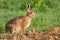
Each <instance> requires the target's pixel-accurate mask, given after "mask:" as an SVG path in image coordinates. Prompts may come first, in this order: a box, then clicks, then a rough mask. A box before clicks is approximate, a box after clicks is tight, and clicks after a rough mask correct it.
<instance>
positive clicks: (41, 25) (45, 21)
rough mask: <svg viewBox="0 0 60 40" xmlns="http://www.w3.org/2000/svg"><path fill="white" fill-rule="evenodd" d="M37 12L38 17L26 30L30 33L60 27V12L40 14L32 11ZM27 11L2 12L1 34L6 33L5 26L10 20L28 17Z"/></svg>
mask: <svg viewBox="0 0 60 40" xmlns="http://www.w3.org/2000/svg"><path fill="white" fill-rule="evenodd" d="M32 11H34V12H35V14H36V17H35V18H33V19H32V22H31V25H30V27H28V28H27V29H26V31H29V30H31V29H33V28H34V29H36V31H40V30H44V31H47V30H49V29H51V28H53V27H59V26H60V13H59V10H58V9H57V10H55V9H53V10H48V11H47V12H46V11H45V12H43V11H42V12H40V11H38V10H35V9H32ZM26 13H27V11H26V10H12V11H11V10H6V9H1V10H0V33H1V32H4V31H5V24H6V22H8V21H9V20H11V19H13V18H15V17H17V16H23V15H26Z"/></svg>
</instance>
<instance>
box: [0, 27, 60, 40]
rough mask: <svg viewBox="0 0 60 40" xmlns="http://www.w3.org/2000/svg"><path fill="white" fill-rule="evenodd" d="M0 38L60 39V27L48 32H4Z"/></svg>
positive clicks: (3, 39)
mask: <svg viewBox="0 0 60 40" xmlns="http://www.w3.org/2000/svg"><path fill="white" fill-rule="evenodd" d="M0 40H60V27H56V28H53V29H51V30H49V31H48V32H36V31H35V30H31V31H29V32H27V33H26V32H20V33H17V34H13V35H11V34H5V33H4V34H2V35H0Z"/></svg>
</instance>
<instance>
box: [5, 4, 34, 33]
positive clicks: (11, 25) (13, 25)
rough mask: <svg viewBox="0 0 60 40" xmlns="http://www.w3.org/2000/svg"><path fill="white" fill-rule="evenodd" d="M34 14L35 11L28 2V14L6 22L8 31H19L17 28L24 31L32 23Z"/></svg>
mask: <svg viewBox="0 0 60 40" xmlns="http://www.w3.org/2000/svg"><path fill="white" fill-rule="evenodd" d="M34 16H35V13H33V12H32V11H31V10H30V5H29V4H28V7H27V14H26V15H25V16H19V17H16V18H14V19H12V20H10V21H8V22H7V23H6V27H5V29H6V32H11V33H15V32H17V30H18V31H24V29H26V28H27V27H28V26H29V25H30V22H31V19H32V18H33V17H34ZM19 28H20V29H19Z"/></svg>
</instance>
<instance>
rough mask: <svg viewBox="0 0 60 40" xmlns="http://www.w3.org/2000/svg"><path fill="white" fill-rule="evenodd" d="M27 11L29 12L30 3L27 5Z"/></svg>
mask: <svg viewBox="0 0 60 40" xmlns="http://www.w3.org/2000/svg"><path fill="white" fill-rule="evenodd" d="M27 11H28V12H30V3H28V5H27Z"/></svg>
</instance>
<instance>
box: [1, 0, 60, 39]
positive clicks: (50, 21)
mask: <svg viewBox="0 0 60 40" xmlns="http://www.w3.org/2000/svg"><path fill="white" fill-rule="evenodd" d="M24 3H25V4H24ZM27 3H31V10H32V11H33V12H35V14H36V16H35V18H33V19H32V22H31V24H30V26H29V27H28V28H26V30H25V31H26V33H22V35H21V34H16V35H17V36H16V35H12V36H10V35H8V34H7V33H5V24H6V23H7V22H8V21H9V20H11V19H13V18H15V17H18V16H24V15H26V13H27V11H26V5H27ZM55 27H58V28H59V27H60V0H46V1H45V0H25V1H22V0H16V1H15V0H13V1H12V0H8V1H7V0H0V39H1V38H2V39H1V40H3V39H4V38H7V39H8V37H9V38H10V37H13V36H15V37H16V38H17V37H18V38H19V37H21V36H22V37H23V38H24V37H26V38H27V37H28V36H31V35H33V34H35V35H38V34H39V35H40V34H41V35H40V36H42V37H41V40H45V39H46V38H47V39H46V40H54V39H55V38H56V40H60V38H59V37H60V36H58V35H60V34H55V32H56V30H57V29H56V30H55V31H54V33H52V34H49V32H50V33H51V31H50V30H52V28H55ZM32 29H34V30H35V31H36V32H35V31H34V32H32V34H31V35H29V33H31V32H30V31H31V30H32ZM53 30H54V29H53ZM41 31H42V32H41ZM59 31H60V30H59ZM52 32H53V31H52ZM36 33H37V34H36ZM57 33H60V32H58V31H57ZM26 34H28V35H26ZM2 35H3V36H2ZM19 35H20V36H19ZM35 35H34V37H35ZM1 36H2V37H1ZM40 36H38V37H40ZM43 36H44V37H43ZM22 37H21V38H22ZM31 38H32V37H31ZM49 38H50V39H49ZM53 38H54V39H53ZM28 39H30V38H29V37H28ZM28 39H27V40H28ZM23 40H24V39H23ZM32 40H33V39H32ZM36 40H39V38H37V39H36Z"/></svg>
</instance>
